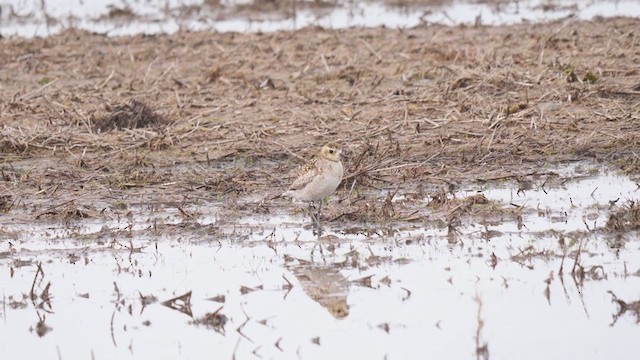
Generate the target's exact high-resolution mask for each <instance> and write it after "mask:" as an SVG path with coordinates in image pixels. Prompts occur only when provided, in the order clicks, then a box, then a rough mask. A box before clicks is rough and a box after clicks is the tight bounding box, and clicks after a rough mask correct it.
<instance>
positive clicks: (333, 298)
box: [287, 264, 349, 319]
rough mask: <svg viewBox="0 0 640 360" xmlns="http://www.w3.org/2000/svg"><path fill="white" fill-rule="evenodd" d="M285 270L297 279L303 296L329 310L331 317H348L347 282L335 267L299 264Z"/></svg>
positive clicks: (331, 265)
mask: <svg viewBox="0 0 640 360" xmlns="http://www.w3.org/2000/svg"><path fill="white" fill-rule="evenodd" d="M287 268H288V269H289V271H291V272H292V273H293V275H295V277H296V278H297V279H298V281H299V282H300V285H302V289H303V290H304V292H305V294H307V295H308V296H309V297H310V298H312V299H313V300H315V301H316V302H317V303H318V304H320V305H322V306H324V307H325V308H326V309H327V310H329V313H331V315H333V317H335V318H336V319H343V318H345V317H347V315H349V306H348V305H347V295H348V294H349V281H348V280H347V279H346V278H345V277H344V276H343V275H342V274H341V273H340V271H339V269H338V268H337V267H336V266H335V265H333V264H330V265H326V266H323V265H317V264H313V265H301V264H299V265H297V266H288V267H287Z"/></svg>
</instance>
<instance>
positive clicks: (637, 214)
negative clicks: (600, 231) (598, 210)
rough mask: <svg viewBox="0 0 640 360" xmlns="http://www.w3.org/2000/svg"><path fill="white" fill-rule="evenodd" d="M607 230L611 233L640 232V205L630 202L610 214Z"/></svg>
mask: <svg viewBox="0 0 640 360" xmlns="http://www.w3.org/2000/svg"><path fill="white" fill-rule="evenodd" d="M605 229H606V230H607V231H611V232H618V233H621V232H628V231H636V230H640V205H639V204H638V203H637V202H636V201H633V200H629V201H628V202H627V203H626V204H624V205H623V206H621V207H620V208H619V209H618V210H616V211H612V212H611V213H610V214H609V218H608V219H607V223H606V225H605Z"/></svg>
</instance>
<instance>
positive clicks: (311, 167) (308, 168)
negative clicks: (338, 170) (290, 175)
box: [289, 158, 318, 190]
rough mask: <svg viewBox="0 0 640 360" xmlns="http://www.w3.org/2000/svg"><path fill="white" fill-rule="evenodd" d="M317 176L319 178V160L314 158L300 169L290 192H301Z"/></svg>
mask: <svg viewBox="0 0 640 360" xmlns="http://www.w3.org/2000/svg"><path fill="white" fill-rule="evenodd" d="M316 176H318V166H317V159H316V158H314V159H312V160H311V161H309V162H307V163H306V164H304V166H303V167H301V168H300V170H299V171H298V178H297V179H295V180H294V181H293V183H292V184H291V186H289V190H300V189H302V188H304V187H305V186H307V184H309V183H310V182H311V180H313V178H315V177H316Z"/></svg>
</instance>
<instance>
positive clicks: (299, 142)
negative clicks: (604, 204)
mask: <svg viewBox="0 0 640 360" xmlns="http://www.w3.org/2000/svg"><path fill="white" fill-rule="evenodd" d="M639 24H640V22H639V20H637V19H622V18H619V19H607V20H598V21H593V22H580V21H573V20H566V21H563V22H556V23H550V24H524V25H516V26H507V27H482V26H478V27H444V26H438V25H430V26H421V27H417V28H413V29H404V30H397V29H383V28H376V29H349V30H325V29H320V28H307V29H302V30H299V31H289V32H287V31H282V32H275V33H268V34H264V33H256V34H237V33H216V34H213V33H202V32H178V33H176V34H173V35H154V36H151V37H145V36H130V37H115V38H110V37H106V36H102V35H95V34H90V33H88V32H84V31H77V30H67V31H66V32H64V33H62V34H59V35H55V36H52V37H48V38H39V39H19V38H10V39H7V38H4V39H0V42H1V44H2V46H1V47H0V55H1V57H0V58H2V59H3V60H2V66H1V67H0V79H2V87H1V88H0V117H1V119H2V127H0V150H1V153H0V170H1V171H2V174H3V180H4V181H2V182H0V193H2V194H7V195H9V196H11V202H6V201H5V202H4V203H5V204H9V205H6V206H4V207H3V208H7V206H11V204H21V208H23V209H25V208H26V209H31V210H32V211H33V212H34V213H35V214H36V215H37V214H40V213H42V212H43V211H44V210H46V208H41V207H40V208H39V207H38V206H39V204H49V205H50V204H51V203H53V204H59V203H63V202H65V201H69V200H73V199H75V198H79V197H82V199H81V200H79V201H78V202H77V203H76V205H77V208H81V206H83V205H85V204H90V203H92V202H95V201H96V200H98V199H113V196H115V198H116V200H117V199H121V198H124V197H129V196H134V197H140V198H145V197H147V196H151V194H153V197H154V198H155V199H157V200H165V201H180V202H189V201H198V200H199V199H210V200H224V199H225V198H226V197H227V196H229V194H233V196H250V197H251V196H253V198H259V199H264V198H268V197H269V196H272V195H274V194H277V193H278V192H280V191H281V189H283V188H284V187H285V186H286V185H287V184H288V178H287V176H286V175H285V174H288V173H289V172H290V171H291V170H292V169H295V168H296V166H297V165H298V163H299V162H300V161H301V159H302V158H307V157H309V156H310V155H312V154H313V153H315V152H316V151H317V147H318V146H320V145H321V144H323V143H324V142H326V141H329V140H337V141H340V142H341V143H342V144H343V146H344V153H345V155H346V157H345V159H344V162H345V167H346V176H345V182H344V183H343V187H342V188H341V189H342V191H343V193H347V192H349V193H351V194H353V193H360V194H362V193H365V192H366V191H370V190H374V191H375V192H376V193H379V194H388V193H389V192H393V196H391V198H390V200H389V199H387V200H383V199H380V200H382V201H380V202H376V203H375V206H373V207H371V210H370V211H369V212H370V213H371V214H372V215H373V216H376V217H380V218H386V219H390V220H393V219H403V218H408V219H412V218H413V217H415V216H414V215H412V214H411V211H404V210H399V209H398V208H397V205H394V204H393V202H394V201H395V200H394V199H395V198H396V197H397V196H404V195H409V194H411V193H415V192H416V189H423V188H424V189H433V188H434V186H436V187H443V188H446V187H447V186H450V184H455V183H461V182H469V181H475V180H486V179H501V180H504V179H517V178H519V176H521V175H522V174H532V173H534V174H535V173H536V172H539V171H542V168H543V167H544V166H545V165H546V164H549V163H551V162H558V161H565V160H581V159H591V160H597V161H605V162H609V163H613V164H615V165H619V166H620V167H621V168H624V169H625V170H626V171H631V172H636V173H637V168H638V167H637V166H635V167H633V166H627V165H625V164H633V163H634V162H635V163H637V156H638V154H637V152H635V151H634V149H636V148H638V141H639V140H638V139H640V136H639V135H640V122H639V121H638V119H639V118H640V106H638V101H640V93H639V92H638V90H637V89H638V86H640V73H639V72H638V70H637V66H636V64H635V63H634V60H633V59H636V58H638V56H639V53H638V52H639V51H640V50H638V49H640V46H638V42H639V39H638V36H637V34H635V32H634V31H635V29H636V28H637V27H638V25H639ZM605 39H606V41H604V40H605ZM570 74H573V75H574V76H570ZM104 109H107V112H106V113H105V112H104ZM114 190H116V191H117V193H113V191H114ZM419 191H422V190H419ZM34 194H38V195H37V196H36V195H34ZM383 196H386V195H383ZM441 200H442V201H444V199H441ZM477 200H481V199H477ZM109 201H110V200H109ZM437 201H438V197H437V196H436V197H435V198H434V202H432V203H431V204H430V205H429V206H431V207H433V206H436V205H437ZM369 203H371V202H369ZM343 204H344V203H343ZM486 205H487V204H481V203H473V204H472V203H466V204H456V205H455V206H459V207H458V208H457V209H456V210H455V212H456V213H458V212H460V213H465V212H467V213H468V212H469V211H474V210H473V209H477V208H479V207H482V206H486ZM265 206H268V204H267V205H265ZM254 207H255V206H254ZM15 208H16V207H15V206H13V208H10V209H15ZM262 209H263V210H265V209H266V208H264V207H263V208H262ZM5 211H9V212H11V210H5ZM344 212H345V214H343V215H344V216H342V217H348V213H349V209H345V210H344ZM76 215H78V214H77V213H76ZM338 216H341V215H340V214H337V213H336V214H335V217H338Z"/></svg>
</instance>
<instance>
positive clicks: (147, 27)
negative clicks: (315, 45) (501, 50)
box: [0, 0, 640, 36]
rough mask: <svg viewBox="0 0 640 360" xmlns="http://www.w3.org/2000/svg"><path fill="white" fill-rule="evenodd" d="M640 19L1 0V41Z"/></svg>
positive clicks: (492, 4) (234, 3) (256, 1)
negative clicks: (66, 35)
mask: <svg viewBox="0 0 640 360" xmlns="http://www.w3.org/2000/svg"><path fill="white" fill-rule="evenodd" d="M613 16H635V17H637V16H640V4H639V3H638V2H637V1H633V0H626V1H621V0H595V1H576V0H517V1H515V0H510V1H499V0H488V1H486V0H485V1H457V0H456V1H451V0H449V1H447V0H445V1H443V0H438V1H432V0H431V1H430V0H373V1H371V0H370V1H348V0H335V1H325V0H315V1H300V0H272V1H263V0H161V1H143V0H129V1H120V0H93V1H84V0H64V1H60V0H45V1H29V0H0V34H2V35H5V36H9V35H19V36H48V35H52V34H56V33H58V32H60V31H62V30H64V29H67V28H80V29H85V30H89V31H95V32H98V33H104V34H108V35H111V36H121V35H132V34H139V33H146V34H158V33H174V32H176V31H179V30H182V31H185V30H207V31H239V32H247V31H250V32H255V31H277V30H297V29H302V28H305V27H307V26H319V27H323V28H331V29H337V28H346V27H354V26H355V27H358V26H366V27H372V26H385V27H390V28H409V27H413V26H418V25H424V24H434V23H435V24H446V25H460V24H467V25H473V24H475V25H479V24H484V25H504V24H514V23H522V22H540V21H550V20H558V19H564V18H577V19H583V20H590V19H593V18H594V17H613Z"/></svg>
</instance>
